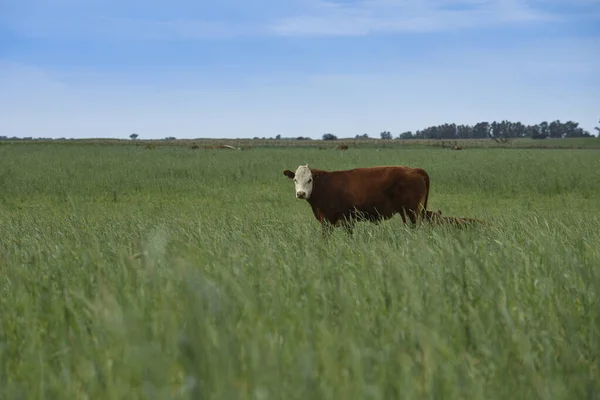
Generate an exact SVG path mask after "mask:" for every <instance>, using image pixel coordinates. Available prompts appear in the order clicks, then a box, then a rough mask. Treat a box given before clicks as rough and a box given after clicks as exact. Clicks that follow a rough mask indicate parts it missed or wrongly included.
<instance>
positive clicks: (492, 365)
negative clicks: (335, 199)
mask: <svg viewBox="0 0 600 400" xmlns="http://www.w3.org/2000/svg"><path fill="white" fill-rule="evenodd" d="M599 143H600V142H599ZM306 163H308V164H309V166H314V167H316V168H322V169H346V168H355V167H367V166H375V165H407V166H412V167H421V168H424V169H425V170H427V171H428V172H429V174H430V177H431V191H430V195H429V208H430V209H432V210H438V209H441V210H442V212H443V214H444V215H448V216H460V217H475V218H480V219H484V220H486V221H488V222H489V223H490V224H489V226H481V227H472V228H468V229H456V228H451V227H445V226H435V225H421V226H418V227H417V228H415V229H412V228H409V227H407V226H404V225H403V224H402V220H401V219H400V217H399V216H396V217H394V218H393V219H391V220H389V221H385V222H383V223H382V224H380V225H374V224H368V223H360V224H358V226H357V228H356V230H355V233H354V235H353V236H348V235H347V234H346V233H345V232H344V231H343V230H341V229H338V230H336V231H335V233H334V234H333V235H332V236H331V237H330V238H329V239H328V240H326V241H323V240H322V239H321V230H320V226H319V224H318V222H317V221H316V220H315V219H314V217H313V215H312V212H311V211H310V207H309V206H308V204H306V202H305V201H302V200H297V199H296V198H295V196H294V185H293V183H292V182H291V181H290V180H289V179H287V178H286V177H285V176H284V175H283V173H282V172H283V170H284V169H292V170H294V169H295V168H296V167H297V166H298V165H299V164H306ZM0 291H1V296H0V399H42V398H46V399H286V400H287V399H486V400H490V399H598V398H600V397H599V396H600V395H599V394H600V378H599V377H600V368H599V367H600V365H599V363H600V359H599V356H600V311H599V310H600V152H599V151H598V150H594V149H568V148H567V149H527V148H465V149H464V150H462V151H452V150H450V149H449V148H441V147H425V146H422V147H414V148H404V147H402V146H396V147H386V148H375V147H365V148H361V147H351V148H350V149H349V150H347V151H337V150H335V148H334V146H332V145H331V146H330V147H329V148H326V149H319V148H317V147H311V146H304V147H301V146H298V147H285V146H281V147H272V148H269V147H253V148H251V149H244V150H242V151H230V150H205V149H203V148H202V147H200V149H198V150H191V149H190V148H189V146H188V145H185V146H176V145H172V146H167V145H165V146H156V147H155V148H152V149H148V148H145V147H144V146H133V145H117V144H111V145H109V144H103V143H101V142H99V143H88V144H81V143H35V144H34V143H4V144H0Z"/></svg>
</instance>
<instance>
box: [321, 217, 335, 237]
mask: <svg viewBox="0 0 600 400" xmlns="http://www.w3.org/2000/svg"><path fill="white" fill-rule="evenodd" d="M332 230H333V225H332V224H331V223H329V221H327V220H326V219H322V220H321V236H322V238H323V239H327V237H329V235H330V234H331V231H332Z"/></svg>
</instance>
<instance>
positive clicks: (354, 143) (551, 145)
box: [0, 137, 600, 150]
mask: <svg viewBox="0 0 600 400" xmlns="http://www.w3.org/2000/svg"><path fill="white" fill-rule="evenodd" d="M11 143H26V144H48V143H60V144H72V145H81V144H99V145H108V144H113V145H121V146H122V145H133V146H147V147H148V148H155V147H158V146H177V147H180V146H181V147H189V148H191V147H192V146H198V147H199V148H204V147H205V146H219V145H228V146H232V147H236V148H240V149H243V150H244V149H250V148H256V147H269V148H272V147H278V148H281V147H285V148H287V147H316V148H319V149H335V148H337V147H338V146H344V145H345V146H348V147H350V148H362V149H365V148H414V147H417V148H421V147H441V148H446V149H451V148H452V147H454V146H455V145H458V146H460V147H462V148H464V149H468V148H495V149H501V148H509V149H510V148H516V149H519V148H531V149H538V148H539V149H567V148H572V149H600V139H598V138H596V137H592V138H565V139H512V140H509V141H508V142H506V143H498V142H495V141H494V140H492V139H459V140H445V139H444V140H435V139H426V140H425V139H423V140H421V139H403V140H399V139H392V140H381V139H343V138H341V139H338V140H326V141H324V140H296V139H282V140H276V139H201V138H200V139H176V140H164V139H163V140H145V139H143V138H142V139H136V140H129V139H76V140H74V139H68V140H55V141H47V140H33V141H13V140H5V141H0V146H1V145H2V144H11Z"/></svg>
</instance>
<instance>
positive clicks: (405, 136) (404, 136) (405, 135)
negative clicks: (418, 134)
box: [398, 131, 414, 139]
mask: <svg viewBox="0 0 600 400" xmlns="http://www.w3.org/2000/svg"><path fill="white" fill-rule="evenodd" d="M412 138H414V136H413V133H412V132H411V131H406V132H402V133H401V134H400V135H399V136H398V139H412Z"/></svg>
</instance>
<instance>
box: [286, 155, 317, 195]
mask: <svg viewBox="0 0 600 400" xmlns="http://www.w3.org/2000/svg"><path fill="white" fill-rule="evenodd" d="M283 173H284V174H285V176H287V177H288V178H290V179H293V180H294V184H295V185H296V198H298V199H304V200H308V199H310V195H311V194H312V190H313V176H312V172H311V171H310V169H309V168H308V164H306V165H301V166H299V167H298V169H296V172H295V173H294V172H291V171H289V170H286V171H284V172H283Z"/></svg>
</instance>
